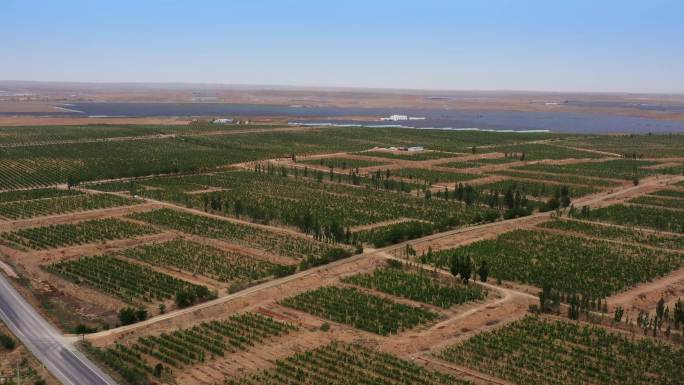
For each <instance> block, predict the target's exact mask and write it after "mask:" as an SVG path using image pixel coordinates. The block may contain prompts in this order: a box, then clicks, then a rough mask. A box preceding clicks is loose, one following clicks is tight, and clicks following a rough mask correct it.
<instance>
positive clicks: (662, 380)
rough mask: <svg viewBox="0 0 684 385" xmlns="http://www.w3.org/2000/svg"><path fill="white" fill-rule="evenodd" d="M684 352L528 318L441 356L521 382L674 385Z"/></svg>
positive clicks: (586, 327)
mask: <svg viewBox="0 0 684 385" xmlns="http://www.w3.org/2000/svg"><path fill="white" fill-rule="evenodd" d="M683 355H684V349H682V348H681V347H672V346H669V345H663V344H660V343H658V342H655V341H654V340H650V339H648V338H643V339H641V338H640V339H634V338H630V337H628V336H626V335H623V334H619V333H611V332H608V331H606V330H605V329H603V328H601V327H598V326H590V325H582V324H577V323H571V322H566V321H560V320H547V319H544V318H536V317H526V318H524V319H523V320H520V321H515V322H513V323H511V324H509V325H507V326H506V327H504V328H501V329H498V330H495V331H492V332H484V333H480V334H477V335H475V336H473V337H471V338H469V339H468V340H467V341H466V342H464V343H462V344H459V345H456V346H453V347H450V348H447V349H446V350H444V351H442V352H440V353H438V356H439V357H440V358H442V359H444V360H447V361H450V362H454V363H456V364H458V365H466V366H468V367H470V368H472V369H475V370H478V371H481V372H483V373H486V374H489V375H492V376H495V377H499V378H502V379H505V380H507V381H510V382H512V383H516V384H539V385H558V384H560V385H564V384H586V385H593V384H597V385H598V384H601V385H605V384H610V385H624V384H634V385H647V384H654V383H655V384H663V385H674V384H680V383H681V364H682V357H683Z"/></svg>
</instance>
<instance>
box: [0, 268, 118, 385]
mask: <svg viewBox="0 0 684 385" xmlns="http://www.w3.org/2000/svg"><path fill="white" fill-rule="evenodd" d="M0 318H1V319H2V320H3V321H4V322H5V324H7V326H8V327H9V328H10V330H11V331H12V333H14V335H15V336H17V338H19V340H21V342H22V343H23V344H24V345H25V346H26V347H27V348H28V349H29V350H30V351H31V352H32V353H33V355H35V356H36V358H37V359H38V360H39V361H40V362H41V363H42V364H43V365H44V366H45V367H46V368H47V369H48V370H49V371H50V372H51V373H52V374H53V375H54V376H55V377H56V378H57V379H58V380H59V381H61V382H62V384H64V385H116V382H115V381H114V380H112V379H111V378H110V377H109V376H108V375H106V374H105V373H103V372H102V370H100V369H99V368H98V367H97V366H95V364H93V363H92V362H91V361H90V360H88V359H87V358H86V357H85V356H83V354H82V353H81V352H79V351H78V350H76V348H75V347H74V346H73V345H72V344H70V343H69V342H68V341H67V340H66V339H65V338H64V337H62V335H61V334H60V333H59V332H58V331H57V330H56V329H55V328H54V327H53V326H52V325H50V324H49V323H48V322H47V321H45V319H43V318H42V317H41V316H40V314H38V312H37V311H36V310H35V309H33V307H31V305H30V304H28V303H27V302H26V300H24V298H23V297H22V296H21V295H20V294H19V293H18V292H17V291H16V290H15V289H14V287H12V285H11V284H10V283H9V282H8V281H7V279H6V278H5V276H4V275H2V274H0Z"/></svg>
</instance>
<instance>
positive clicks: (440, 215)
mask: <svg viewBox="0 0 684 385" xmlns="http://www.w3.org/2000/svg"><path fill="white" fill-rule="evenodd" d="M162 180H166V181H165V182H164V183H168V184H170V183H178V184H180V185H182V186H183V185H184V184H185V183H194V184H203V186H205V187H204V188H205V189H206V188H215V189H226V190H225V191H215V192H210V193H206V194H188V193H186V192H185V191H182V190H181V191H179V190H178V189H177V188H175V187H168V186H164V187H163V189H162V190H159V189H154V190H150V191H143V192H142V194H144V195H145V196H149V197H153V198H156V199H161V200H168V201H173V202H177V203H179V204H183V205H186V206H191V207H199V208H202V209H204V210H206V211H208V212H212V213H216V214H222V215H227V216H235V217H247V218H250V219H252V220H255V221H260V222H271V221H273V222H276V223H279V224H285V225H290V226H296V227H298V228H299V229H301V230H302V231H303V232H306V233H309V234H313V235H314V236H316V237H317V238H322V239H331V238H332V239H334V240H338V241H341V240H345V236H346V234H345V232H346V231H345V230H346V228H348V227H352V226H358V225H365V224H370V223H377V222H384V221H390V220H396V219H399V218H404V217H406V216H409V217H411V218H414V219H419V220H423V221H429V222H434V223H448V224H450V225H453V226H456V225H463V224H468V223H472V222H476V221H479V220H481V218H482V217H483V216H485V215H488V214H491V213H494V214H495V216H496V217H498V212H496V211H494V210H488V209H485V208H480V207H465V205H463V204H461V203H459V202H456V201H451V202H446V201H444V200H436V199H435V200H426V199H424V198H422V197H415V196H413V195H411V194H397V193H391V192H386V191H382V190H376V189H372V188H370V187H368V188H359V187H353V186H346V185H341V184H338V183H322V182H317V181H315V180H312V179H309V178H305V177H303V176H302V177H299V178H293V177H288V176H285V177H283V176H279V175H271V174H268V173H264V172H227V173H224V174H220V175H214V176H211V177H209V176H203V177H202V178H200V177H199V176H193V177H182V178H177V177H174V178H156V179H154V180H150V181H146V182H145V183H146V184H153V185H154V186H155V187H159V186H160V184H161V183H162Z"/></svg>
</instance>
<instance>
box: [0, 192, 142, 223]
mask: <svg viewBox="0 0 684 385" xmlns="http://www.w3.org/2000/svg"><path fill="white" fill-rule="evenodd" d="M136 203H137V202H136V201H134V200H132V199H128V198H123V197H120V196H115V195H109V194H82V195H75V196H64V197H59V198H47V199H33V200H25V201H17V202H9V203H0V215H2V216H4V217H7V218H12V219H20V218H32V217H37V216H43V215H51V214H64V213H72V212H77V211H87V210H98V209H105V208H110V207H117V206H126V205H133V204H136Z"/></svg>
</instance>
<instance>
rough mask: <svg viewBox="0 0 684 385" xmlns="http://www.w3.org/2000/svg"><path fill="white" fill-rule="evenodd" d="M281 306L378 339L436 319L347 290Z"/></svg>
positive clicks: (324, 291) (312, 294)
mask: <svg viewBox="0 0 684 385" xmlns="http://www.w3.org/2000/svg"><path fill="white" fill-rule="evenodd" d="M281 304H283V305H285V306H288V307H291V308H293V309H297V310H301V311H305V312H307V313H311V314H313V315H315V316H319V317H324V318H327V319H329V320H331V321H335V322H340V323H345V324H348V325H351V326H354V327H356V328H358V329H361V330H366V331H369V332H371V333H377V334H380V335H388V334H395V333H398V332H400V331H402V330H405V329H410V328H413V327H414V326H416V325H419V324H422V323H425V322H429V321H432V320H434V319H436V318H437V317H438V315H437V313H433V312H431V311H428V310H424V309H421V308H417V307H413V306H409V305H404V304H400V303H396V302H393V301H390V300H388V299H384V298H381V297H377V296H374V295H370V294H365V293H362V292H361V291H359V290H357V289H354V288H348V287H343V288H340V287H335V286H326V287H322V288H319V289H316V290H313V291H308V292H304V293H302V294H299V295H297V296H294V297H290V298H287V299H285V300H283V301H281Z"/></svg>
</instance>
